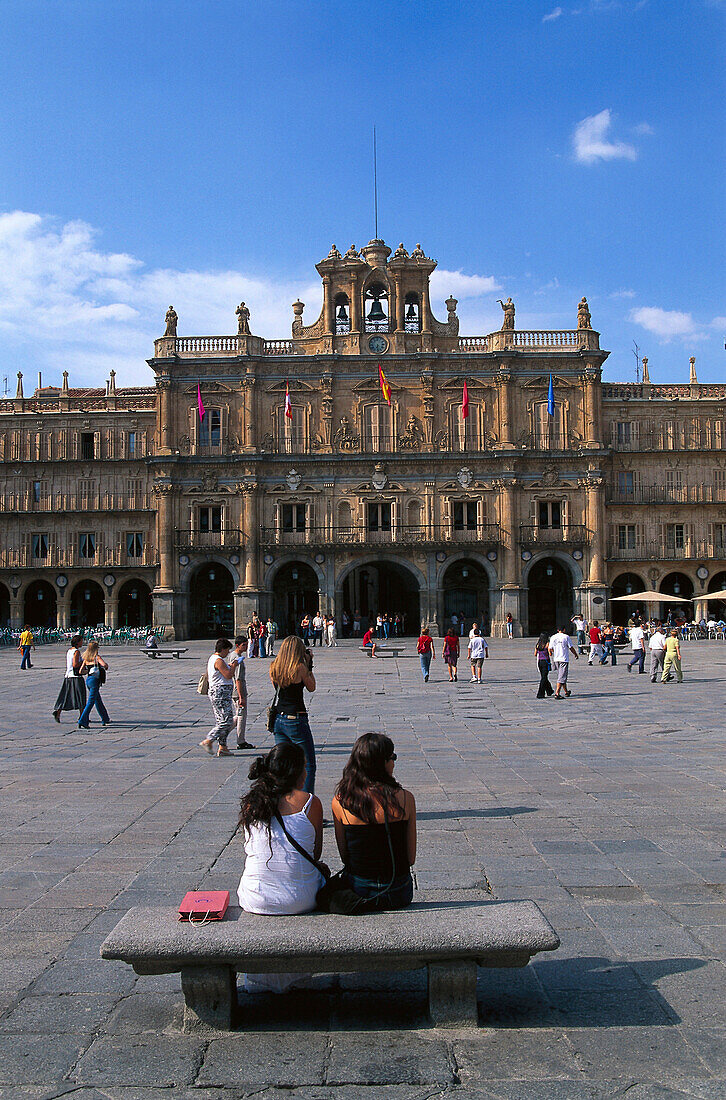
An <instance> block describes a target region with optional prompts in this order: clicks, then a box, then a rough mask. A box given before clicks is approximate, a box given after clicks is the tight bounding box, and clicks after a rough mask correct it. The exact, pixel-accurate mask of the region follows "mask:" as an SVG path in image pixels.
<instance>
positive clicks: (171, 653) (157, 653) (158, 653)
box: [141, 649, 186, 660]
mask: <svg viewBox="0 0 726 1100" xmlns="http://www.w3.org/2000/svg"><path fill="white" fill-rule="evenodd" d="M141 652H142V653H143V655H144V657H171V658H172V659H173V658H174V657H176V659H177V660H180V659H181V655H182V653H186V649H142V650H141Z"/></svg>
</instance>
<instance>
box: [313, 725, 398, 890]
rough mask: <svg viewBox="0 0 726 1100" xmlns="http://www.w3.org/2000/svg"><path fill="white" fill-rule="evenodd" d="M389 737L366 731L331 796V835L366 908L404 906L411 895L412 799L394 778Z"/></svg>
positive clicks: (351, 885)
mask: <svg viewBox="0 0 726 1100" xmlns="http://www.w3.org/2000/svg"><path fill="white" fill-rule="evenodd" d="M395 761H396V754H395V752H394V751H393V742H392V741H391V739H390V737H386V736H385V735H384V734H380V733H364V734H363V736H362V737H359V738H358V740H357V741H356V743H355V745H354V746H353V751H352V752H351V754H350V760H349V761H348V763H347V764H346V765H345V768H344V769H343V777H342V779H341V780H340V783H339V784H338V789H337V790H336V792H335V798H334V799H333V820H334V822H335V839H336V841H337V844H338V851H339V852H340V857H341V859H342V860H343V864H344V866H345V869H346V872H347V874H348V881H349V884H350V887H351V889H352V890H354V891H355V893H356V894H358V895H360V897H362V898H367V899H368V900H369V905H368V906H367V908H372V909H403V908H405V906H407V905H410V904H411V901H412V899H413V881H412V878H411V868H412V867H413V865H414V863H415V861H416V800H415V798H414V797H413V795H412V794H411V792H410V791H406V790H404V789H403V787H402V786H401V784H400V783H399V782H398V781H397V780H396V779H394V778H393V769H394V766H395Z"/></svg>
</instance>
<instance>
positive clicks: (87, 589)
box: [71, 581, 106, 629]
mask: <svg viewBox="0 0 726 1100" xmlns="http://www.w3.org/2000/svg"><path fill="white" fill-rule="evenodd" d="M105 621H106V596H105V593H104V591H103V589H102V588H101V585H100V584H98V582H97V581H79V582H78V584H77V585H76V586H75V588H74V589H73V591H72V592H71V627H73V628H75V629H78V628H80V627H95V626H103V625H104V623H105Z"/></svg>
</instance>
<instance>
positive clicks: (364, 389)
mask: <svg viewBox="0 0 726 1100" xmlns="http://www.w3.org/2000/svg"><path fill="white" fill-rule="evenodd" d="M386 381H387V383H388V385H389V386H390V387H391V393H402V392H403V388H402V387H401V386H399V385H397V384H396V383H395V382H392V381H391V379H390V378H388V377H386ZM353 393H359V394H362V395H368V394H371V393H376V394H380V393H381V386H380V382H379V379H378V375H374V376H373V377H372V378H364V379H363V381H362V382H358V384H357V385H356V386H353ZM381 403H382V404H385V402H384V401H383V394H381Z"/></svg>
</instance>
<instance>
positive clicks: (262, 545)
mask: <svg viewBox="0 0 726 1100" xmlns="http://www.w3.org/2000/svg"><path fill="white" fill-rule="evenodd" d="M435 267H436V262H435V261H434V260H432V259H430V258H428V257H427V256H426V255H425V254H424V252H423V250H422V249H421V247H420V246H418V245H417V246H416V248H415V249H414V250H413V251H412V252H411V253H410V254H409V253H408V252H407V251H406V249H405V248H404V247H403V245H400V246H399V247H398V248H397V249H396V250H395V252H393V254H392V253H391V249H390V248H388V246H387V245H386V244H385V243H384V242H383V241H378V240H375V241H371V242H370V243H369V244H368V245H366V246H365V247H364V248H362V249H361V250H360V251H358V250H357V249H356V248H354V247H353V246H351V248H349V249H348V250H347V251H346V252H345V253H344V254H341V252H340V251H339V250H338V249H337V248H336V247H335V246H333V248H332V249H331V251H330V253H329V255H328V256H327V257H326V258H325V259H324V260H322V261H321V262H320V263H319V264H318V265H317V270H318V272H319V274H320V276H321V279H322V286H323V305H322V309H321V312H320V315H319V317H318V318H317V320H315V322H314V323H312V324H310V325H305V324H304V323H303V314H304V309H305V307H304V304H303V303H302V302H299V301H297V302H295V303H294V304H293V323H292V334H291V339H289V340H272V341H269V340H264V339H262V338H261V337H258V336H254V335H253V334H252V332H251V329H250V324H254V319H253V318H252V321H251V320H250V309H249V308H248V307H247V306H246V305H245V304H244V303H242V304H241V305H240V306H239V307H238V309H237V311H236V314H237V318H238V325H237V328H238V332H237V335H233V336H199V337H179V336H177V335H176V329H177V323H178V319H177V317H176V313H175V311H174V310H173V309H172V308H171V307H170V309H169V311H168V313H167V316H166V332H165V334H164V336H162V337H161V338H160V339H158V340H157V341H156V342H155V348H154V356H153V357H152V358H151V359H150V360H149V366H150V368H151V370H152V371H153V373H154V375H155V380H156V385H155V387H154V388H150V389H135V390H118V391H117V390H116V388H115V380H114V378H113V377H112V378H111V380H110V381H109V382H108V383H107V385H106V389H105V390H101V389H99V390H91V389H89V390H75V389H69V388H68V380H67V376H66V377H65V379H64V386H63V388H62V389H48V388H46V389H40V390H38V391H36V393H35V394H34V395H33V397H32V398H24V397H23V396H22V378H20V379H19V384H18V396H17V397H16V398H15V399H10V400H5V401H0V461H1V462H2V471H3V474H2V478H3V480H2V496H1V497H0V508H1V509H2V510H3V511H4V513H5V515H4V517H3V524H2V541H1V542H0V621H2V620H10V621H11V622H12V623H13V624H15V625H17V624H18V623H20V622H21V620H30V621H32V622H33V623H34V625H42V623H45V622H46V621H47V622H50V621H53V619H54V616H55V618H56V619H57V621H58V622H60V623H61V624H62V625H67V624H73V625H75V624H76V623H78V624H80V623H90V625H95V622H96V621H103V619H105V620H106V621H107V622H109V623H110V624H111V625H116V624H119V623H120V624H124V623H130V624H131V625H133V624H134V622H137V621H141V622H143V621H144V615H149V614H150V603H149V601H148V593H149V592H151V596H152V598H153V616H154V621H155V623H156V624H157V625H160V626H164V627H166V628H167V629H168V631H169V633H173V634H174V635H176V636H177V637H185V636H189V635H191V634H212V633H214V632H215V631H217V630H219V629H225V630H227V631H230V632H231V631H232V630H233V629H239V628H240V627H241V626H242V625H243V624H244V623H245V622H246V621H247V618H248V616H249V615H250V613H251V612H252V611H254V610H256V611H259V612H261V613H262V614H265V615H266V614H268V613H272V614H274V616H275V617H276V618H277V619H278V622H280V624H281V626H282V627H283V628H287V627H289V626H291V625H292V624H293V623H294V622H295V621H296V620H297V619H299V616H301V615H302V613H303V611H305V610H314V609H315V608H317V607H318V606H319V607H321V608H323V609H324V610H326V609H329V610H331V611H334V612H335V613H336V615H337V616H338V618H339V620H340V618H341V617H342V613H343V611H344V610H347V611H348V612H350V613H352V612H354V611H356V610H359V611H360V612H361V613H362V614H363V615H368V614H375V613H376V611H378V610H379V609H385V610H387V611H388V612H389V613H396V612H400V613H401V614H403V615H404V616H405V618H406V626H407V629H408V631H409V632H413V631H417V630H418V627H419V625H420V622H421V621H426V622H428V623H430V624H432V625H433V626H434V627H435V628H441V627H442V626H443V625H444V623H445V621H446V620H447V618H448V617H449V616H450V615H451V614H452V613H459V612H463V613H464V614H465V616H466V617H467V618H473V617H474V616H477V617H478V618H480V619H483V620H484V621H485V622H486V624H487V626H490V627H491V630H492V633H494V634H500V633H502V631H503V629H504V625H503V624H504V621H505V619H506V616H507V614H508V613H511V615H512V617H513V619H514V622H515V631H516V633H528V634H532V633H537V632H538V631H539V630H540V629H549V628H550V627H553V626H555V625H558V624H559V622H560V621H561V620H563V619H566V618H569V617H570V616H571V615H572V614H573V612H574V611H575V610H582V611H583V612H584V613H585V614H586V615H587V616H588V617H590V618H604V617H605V616H606V613H607V603H606V601H607V598H608V595H609V594H624V593H625V592H627V591H638V589H640V588H646V587H647V588H653V587H658V588H660V589H661V590H662V591H663V592H664V604H667V599H668V593H671V594H678V593H680V594H682V595H685V596H691V595H693V596H694V597H696V599H697V600H698V601H699V604H697V605H696V607H697V610H699V611H700V610H703V609H704V607H705V597H706V595H707V592H708V590H709V589H710V590H711V591H715V590H716V588H723V587H725V586H726V575H723V574H724V573H725V572H726V417H725V414H724V410H725V407H726V387H721V386H702V385H699V384H698V383H697V382H696V381H695V378H696V374H695V364H692V365H691V368H692V369H691V379H692V381H691V382H690V383H689V384H688V385H683V386H658V385H652V384H651V383H650V380H649V378H650V376H649V373H648V372H647V365H646V369H645V374H644V376H645V378H646V379H647V381H645V382H644V383H642V384H637V385H614V384H608V383H603V382H602V380H601V374H602V367H603V363H604V361H605V359H606V358H607V354H608V353H607V352H605V351H602V350H601V349H600V342H599V334H598V333H597V332H596V331H595V330H593V329H592V328H591V327H590V326H591V321H590V311H589V307H588V305H587V301H586V299H585V298H583V299H582V300H581V302H580V303H579V305H577V306H575V308H573V323H574V324H575V326H576V327H574V328H573V329H571V330H566V331H522V330H519V329H516V328H515V327H514V318H515V306H514V303H513V302H512V301H511V299H507V301H506V302H504V303H503V305H502V308H503V323H502V328H501V329H500V330H499V331H498V332H495V333H491V334H490V335H488V336H479V337H462V336H460V335H459V322H458V318H457V316H456V305H457V303H456V300H455V299H454V298H449V299H448V300H447V302H446V306H447V313H448V316H447V319H446V321H438V320H437V319H436V318H435V317H434V316H433V312H432V309H431V303H430V297H429V279H430V276H431V273H432V272H433V270H434V269H435ZM252 305H253V307H254V303H253V304H252ZM231 312H232V311H231ZM179 323H180V324H183V318H182V319H181V320H180V321H179ZM379 364H380V365H381V367H382V368H383V370H384V372H385V377H386V380H387V382H388V384H389V385H390V391H391V393H390V406H389V405H388V404H387V403H386V402H385V400H384V399H383V395H382V393H381V388H380V385H379V374H378V371H379ZM550 376H551V377H552V381H553V388H554V397H555V410H554V415H552V414H551V413H550V412H549V411H548V403H547V394H548V386H549V380H550ZM464 382H466V384H467V390H468V399H469V416H468V417H467V418H466V420H464V419H463V418H462V415H461V406H462V396H463V387H464ZM288 392H289V395H290V402H291V409H290V412H291V413H292V416H291V417H289V416H286V415H285V397H286V393H288ZM198 393H200V394H201V397H202V403H203V406H204V408H205V410H206V411H205V416H204V419H203V420H200V417H199V407H198ZM58 513H61V514H60V516H59V514H58ZM41 589H42V592H43V594H42V596H40V597H39V596H38V593H39V592H40V591H41ZM89 589H90V590H91V595H90V596H89V595H86V593H87V591H88V590H89ZM132 590H133V591H135V595H132ZM620 606H622V605H620ZM617 607H618V605H617V604H614V605H613V606H612V610H613V613H615V609H616V608H617ZM46 611H47V614H45V613H46ZM94 616H97V617H96V618H94Z"/></svg>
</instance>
